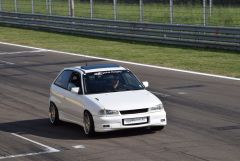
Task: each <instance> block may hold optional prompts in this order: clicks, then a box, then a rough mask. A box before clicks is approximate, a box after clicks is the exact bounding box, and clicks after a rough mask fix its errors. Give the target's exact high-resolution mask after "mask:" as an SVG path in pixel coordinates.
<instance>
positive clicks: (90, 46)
mask: <svg viewBox="0 0 240 161" xmlns="http://www.w3.org/2000/svg"><path fill="white" fill-rule="evenodd" d="M0 41H3V42H10V43H16V44H22V45H29V46H34V47H40V48H47V49H53V50H59V51H66V52H73V53H81V54H85V55H92V56H100V57H106V58H112V59H118V60H126V61H132V62H138V63H145V64H153V65H159V66H165V67H172V68H178V69H185V70H191V71H198V72H205V73H211V74H220V75H226V76H232V77H238V78H240V70H239V69H240V53H239V52H231V51H219V50H204V49H193V48H190V49H189V48H184V47H175V46H167V45H160V44H149V43H138V42H129V41H126V42H124V41H113V40H107V39H96V38H89V37H79V36H73V35H64V34H57V33H48V32H41V31H33V30H25V29H17V28H10V27H0Z"/></svg>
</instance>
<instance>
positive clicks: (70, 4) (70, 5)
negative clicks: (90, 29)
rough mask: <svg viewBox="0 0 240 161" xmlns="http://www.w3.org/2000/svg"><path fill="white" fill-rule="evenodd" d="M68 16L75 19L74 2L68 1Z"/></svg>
mask: <svg viewBox="0 0 240 161" xmlns="http://www.w3.org/2000/svg"><path fill="white" fill-rule="evenodd" d="M68 15H69V16H70V17H74V0H68Z"/></svg>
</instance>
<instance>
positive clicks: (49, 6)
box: [48, 0, 52, 16]
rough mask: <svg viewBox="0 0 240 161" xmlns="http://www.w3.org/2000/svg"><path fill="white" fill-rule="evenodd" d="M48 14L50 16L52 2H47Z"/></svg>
mask: <svg viewBox="0 0 240 161" xmlns="http://www.w3.org/2000/svg"><path fill="white" fill-rule="evenodd" d="M48 14H49V15H50V16H51V15H52V0H48Z"/></svg>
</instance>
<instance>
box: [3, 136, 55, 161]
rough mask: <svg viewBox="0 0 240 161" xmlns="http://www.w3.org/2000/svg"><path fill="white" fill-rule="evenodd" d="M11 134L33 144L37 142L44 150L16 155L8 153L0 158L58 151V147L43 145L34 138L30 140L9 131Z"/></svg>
mask: <svg viewBox="0 0 240 161" xmlns="http://www.w3.org/2000/svg"><path fill="white" fill-rule="evenodd" d="M11 134H12V135H14V136H16V137H19V138H21V139H23V140H26V141H29V142H31V143H34V144H37V145H39V146H41V147H44V148H45V150H44V151H43V152H36V153H26V154H17V155H8V156H2V157H0V160H1V159H9V158H17V157H25V156H33V155H39V154H46V153H56V152H60V150H58V149H55V148H52V147H50V146H47V145H44V144H42V143H39V142H36V141H34V140H31V139H28V138H26V137H23V136H21V135H18V134H16V133H11Z"/></svg>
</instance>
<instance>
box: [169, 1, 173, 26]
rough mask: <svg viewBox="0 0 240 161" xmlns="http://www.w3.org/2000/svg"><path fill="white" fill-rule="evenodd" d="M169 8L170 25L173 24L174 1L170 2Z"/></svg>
mask: <svg viewBox="0 0 240 161" xmlns="http://www.w3.org/2000/svg"><path fill="white" fill-rule="evenodd" d="M169 6H170V14H169V15H170V24H173V0H169Z"/></svg>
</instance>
